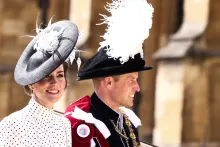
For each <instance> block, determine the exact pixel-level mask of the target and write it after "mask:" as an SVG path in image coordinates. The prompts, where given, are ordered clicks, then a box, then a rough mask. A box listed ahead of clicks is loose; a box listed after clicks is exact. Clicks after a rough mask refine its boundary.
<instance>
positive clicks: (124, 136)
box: [110, 120, 130, 147]
mask: <svg viewBox="0 0 220 147" xmlns="http://www.w3.org/2000/svg"><path fill="white" fill-rule="evenodd" d="M110 121H111V123H112V125H113V126H114V128H115V131H116V132H117V133H118V134H119V135H120V136H121V137H123V138H124V139H125V141H126V144H127V147H130V146H129V142H128V140H129V138H128V137H127V135H126V133H125V130H124V128H122V131H123V133H124V134H123V133H121V131H120V130H119V129H118V127H117V126H116V125H115V123H114V121H113V120H110Z"/></svg>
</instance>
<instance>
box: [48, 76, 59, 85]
mask: <svg viewBox="0 0 220 147" xmlns="http://www.w3.org/2000/svg"><path fill="white" fill-rule="evenodd" d="M57 82H58V79H57V77H55V76H51V79H50V83H51V84H55V83H57Z"/></svg>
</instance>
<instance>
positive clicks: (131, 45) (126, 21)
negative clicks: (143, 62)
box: [99, 0, 154, 64]
mask: <svg viewBox="0 0 220 147" xmlns="http://www.w3.org/2000/svg"><path fill="white" fill-rule="evenodd" d="M106 9H107V10H108V11H109V12H110V13H111V16H109V17H107V16H106V15H102V16H103V20H104V21H103V23H102V24H107V25H108V26H107V29H106V33H105V34H104V36H102V37H103V38H104V41H103V42H101V43H100V48H102V47H108V46H109V48H107V49H106V50H107V55H108V56H109V57H110V58H114V59H119V60H120V62H121V64H123V63H124V62H127V61H128V60H129V57H131V58H134V55H136V54H138V53H140V54H141V57H142V58H143V49H142V44H143V42H144V40H145V39H146V38H147V37H148V36H149V29H150V28H151V26H152V14H153V11H154V9H153V7H152V6H151V5H150V4H148V3H147V1H146V0H112V3H108V4H107V7H106ZM100 48H99V49H100Z"/></svg>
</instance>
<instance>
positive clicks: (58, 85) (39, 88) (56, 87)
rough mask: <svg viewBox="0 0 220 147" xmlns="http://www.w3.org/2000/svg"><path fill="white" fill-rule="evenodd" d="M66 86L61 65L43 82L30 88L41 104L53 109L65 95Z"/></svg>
mask: <svg viewBox="0 0 220 147" xmlns="http://www.w3.org/2000/svg"><path fill="white" fill-rule="evenodd" d="M66 84H67V83H66V77H65V73H64V68H63V65H60V66H59V67H58V68H57V69H55V70H54V71H53V72H52V73H51V74H50V75H48V76H47V77H45V78H44V79H42V80H41V81H39V82H37V83H34V84H32V85H29V88H30V89H32V90H33V94H34V97H35V100H36V101H37V102H38V103H39V104H41V105H43V106H44V107H47V108H49V109H52V108H53V106H54V103H56V102H57V101H58V100H59V99H60V97H61V96H62V95H63V93H64V90H65V87H66Z"/></svg>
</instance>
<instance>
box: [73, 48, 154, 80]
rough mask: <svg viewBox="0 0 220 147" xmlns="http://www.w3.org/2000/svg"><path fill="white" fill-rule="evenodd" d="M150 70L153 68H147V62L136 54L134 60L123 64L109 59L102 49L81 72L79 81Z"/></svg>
mask: <svg viewBox="0 0 220 147" xmlns="http://www.w3.org/2000/svg"><path fill="white" fill-rule="evenodd" d="M150 69H152V67H151V66H145V61H144V60H143V59H142V58H141V56H140V54H136V55H135V56H134V58H130V59H129V60H128V61H127V62H125V63H123V64H122V63H120V61H119V60H118V59H113V58H109V57H108V56H107V55H106V50H105V49H101V50H100V51H99V52H97V53H96V55H95V56H93V57H92V58H91V59H89V60H88V61H87V63H86V64H85V66H84V67H83V68H82V69H80V70H79V72H78V78H77V80H78V81H80V80H87V79H93V78H98V77H107V76H115V75H122V74H126V73H132V72H139V71H144V70H150Z"/></svg>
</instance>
